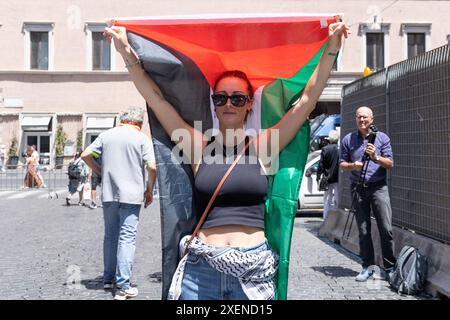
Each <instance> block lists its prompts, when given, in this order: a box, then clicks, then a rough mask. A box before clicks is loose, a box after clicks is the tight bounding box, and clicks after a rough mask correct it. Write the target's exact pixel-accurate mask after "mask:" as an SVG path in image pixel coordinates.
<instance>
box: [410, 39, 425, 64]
mask: <svg viewBox="0 0 450 320" xmlns="http://www.w3.org/2000/svg"><path fill="white" fill-rule="evenodd" d="M424 52H425V33H408V59H410V58H413V57H415V56H417V55H419V54H421V53H424Z"/></svg>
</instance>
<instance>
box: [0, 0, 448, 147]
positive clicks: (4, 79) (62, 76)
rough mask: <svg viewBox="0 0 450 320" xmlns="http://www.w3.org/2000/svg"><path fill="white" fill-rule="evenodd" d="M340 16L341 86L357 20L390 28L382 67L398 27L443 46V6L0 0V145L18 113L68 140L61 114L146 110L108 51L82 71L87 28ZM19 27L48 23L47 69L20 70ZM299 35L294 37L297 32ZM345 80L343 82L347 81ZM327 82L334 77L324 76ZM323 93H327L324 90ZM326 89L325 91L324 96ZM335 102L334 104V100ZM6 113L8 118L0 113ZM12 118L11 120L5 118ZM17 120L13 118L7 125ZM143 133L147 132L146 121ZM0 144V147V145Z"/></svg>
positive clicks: (356, 67) (354, 61)
mask: <svg viewBox="0 0 450 320" xmlns="http://www.w3.org/2000/svg"><path fill="white" fill-rule="evenodd" d="M293 12H295V13H304V14H313V13H319V14H324V13H342V14H343V16H344V21H346V23H347V24H348V25H349V26H350V28H351V31H352V33H353V34H352V36H351V37H350V38H349V39H348V40H346V42H345V46H344V49H343V51H342V52H341V55H340V56H341V62H340V69H339V72H338V73H337V74H340V76H338V77H336V78H334V79H335V80H337V81H338V82H339V81H340V79H341V80H343V79H344V78H346V80H345V81H341V84H340V85H342V82H344V83H348V82H350V81H352V80H353V79H354V78H355V77H359V76H361V74H362V71H363V68H364V65H363V64H364V63H363V60H364V57H363V37H362V35H361V34H359V33H358V30H359V26H360V24H361V23H370V22H373V16H374V15H375V14H376V15H378V17H379V22H382V23H389V24H390V32H389V52H388V58H387V61H388V62H389V64H393V63H396V62H399V61H401V60H403V59H404V43H403V38H402V37H401V24H402V23H431V25H432V26H431V39H430V40H431V41H430V49H433V48H436V47H439V46H441V45H444V44H446V43H447V35H448V34H450V22H449V20H448V19H446V16H445V14H444V13H448V12H450V1H397V2H393V1H392V0H380V1H363V0H361V1H360V0H339V1H337V0H321V1H316V0H314V1H313V0H257V1H256V0H227V1H223V0H220V1H218V0H217V1H216V0H211V1H208V0H130V1H126V2H124V1H118V0H97V1H91V0H77V1H74V0H58V1H54V0H42V1H29V0H28V1H27V0H1V1H0V43H2V44H3V47H2V50H0V119H1V120H0V121H2V122H1V128H0V129H1V137H2V139H3V143H4V144H7V145H9V142H10V139H11V136H12V132H14V131H15V132H16V134H17V136H18V138H20V136H21V129H20V126H19V122H18V120H17V117H18V114H20V113H31V112H37V113H42V112H48V113H51V114H56V115H58V118H60V119H61V121H62V123H63V126H64V128H65V130H66V131H67V132H69V135H70V137H71V138H74V137H75V138H76V133H75V132H76V131H77V129H78V128H80V127H82V126H83V124H82V123H81V120H77V119H79V118H77V117H66V116H62V115H64V114H81V115H82V114H86V113H119V112H121V111H123V110H124V109H126V108H127V107H129V106H142V107H145V101H144V99H143V98H142V97H141V96H140V95H139V93H138V92H137V90H136V89H135V87H134V85H133V84H132V83H131V82H130V80H129V76H128V74H127V72H126V69H125V68H124V64H123V61H122V60H121V58H120V55H118V54H117V53H115V55H114V57H115V59H113V60H115V68H114V69H113V70H112V71H105V72H103V71H100V72H99V71H89V70H87V65H88V63H87V62H88V56H89V55H90V54H91V53H90V52H88V50H87V33H86V29H85V26H86V24H87V23H93V22H97V23H98V22H103V21H105V20H106V19H108V18H112V17H136V16H157V15H186V14H191V15H197V14H229V13H236V14H241V13H293ZM26 22H50V23H53V24H54V29H53V33H52V35H53V38H54V52H53V55H54V70H50V71H30V70H25V59H29V57H25V40H24V38H25V36H24V35H25V33H24V32H23V30H22V29H23V26H24V23H26ZM299 32H301V31H300V30H299ZM347 78H348V79H347ZM331 80H333V79H331ZM327 89H329V88H327ZM327 89H326V90H325V91H327ZM3 98H19V99H21V101H22V103H23V105H22V107H19V108H6V107H5V105H4V103H3ZM333 101H334V100H333ZM6 114H8V116H3V115H6ZM10 114H15V116H10ZM13 119H16V120H13ZM143 132H144V133H146V134H147V135H149V128H148V122H147V121H146V123H145V125H144V128H143ZM0 143H1V142H0Z"/></svg>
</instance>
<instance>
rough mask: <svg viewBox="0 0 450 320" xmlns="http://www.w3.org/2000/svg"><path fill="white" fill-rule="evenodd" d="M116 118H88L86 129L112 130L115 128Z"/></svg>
mask: <svg viewBox="0 0 450 320" xmlns="http://www.w3.org/2000/svg"><path fill="white" fill-rule="evenodd" d="M114 120H115V117H87V122H86V129H87V130H90V129H103V130H104V129H110V128H112V127H114Z"/></svg>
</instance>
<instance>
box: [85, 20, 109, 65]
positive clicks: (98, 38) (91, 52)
mask: <svg viewBox="0 0 450 320" xmlns="http://www.w3.org/2000/svg"><path fill="white" fill-rule="evenodd" d="M105 27H106V24H105V23H93V22H90V23H86V25H85V32H86V56H87V64H86V69H87V70H89V71H91V70H113V69H114V63H115V61H114V56H115V55H114V50H111V44H110V43H109V42H108V41H107V40H106V39H105V37H104V36H103V31H104V29H105Z"/></svg>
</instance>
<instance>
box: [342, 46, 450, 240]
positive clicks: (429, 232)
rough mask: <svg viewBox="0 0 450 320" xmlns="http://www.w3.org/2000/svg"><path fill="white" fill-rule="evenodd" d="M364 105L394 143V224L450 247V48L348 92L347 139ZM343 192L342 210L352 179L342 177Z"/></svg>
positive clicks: (362, 81) (391, 179) (377, 75)
mask: <svg viewBox="0 0 450 320" xmlns="http://www.w3.org/2000/svg"><path fill="white" fill-rule="evenodd" d="M363 105H367V106H370V107H372V109H373V111H374V124H375V125H376V126H377V127H378V128H379V129H380V130H381V131H383V132H385V133H387V134H388V136H389V137H390V138H391V144H392V148H393V152H394V168H393V169H392V170H390V173H389V176H388V185H389V191H390V196H391V205H392V211H393V219H392V220H393V223H394V224H395V225H397V226H400V227H404V228H407V229H410V230H413V231H415V232H417V233H421V234H423V235H425V236H428V237H430V238H434V239H436V240H440V241H443V242H447V243H448V242H450V46H449V45H446V46H443V47H440V48H437V49H435V50H432V51H429V52H427V53H424V54H422V55H419V56H417V57H414V58H412V59H409V60H406V61H403V62H400V63H398V64H395V65H393V66H390V67H388V68H386V69H383V70H381V71H379V72H377V73H375V74H373V75H371V76H369V77H367V78H363V79H360V80H357V81H355V82H353V83H351V84H348V85H347V86H345V87H344V89H343V98H342V109H341V110H342V114H341V116H342V119H341V121H342V123H341V136H342V137H343V136H344V135H345V134H347V133H348V132H350V131H354V130H356V125H355V120H354V114H355V111H356V109H357V108H358V107H360V106H363ZM339 191H340V199H339V201H338V205H339V207H340V208H349V207H350V204H351V199H350V189H349V179H348V174H342V173H341V174H340V176H339Z"/></svg>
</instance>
